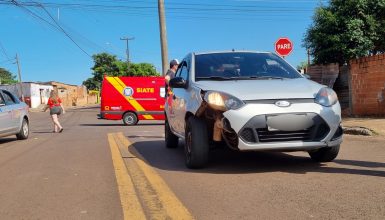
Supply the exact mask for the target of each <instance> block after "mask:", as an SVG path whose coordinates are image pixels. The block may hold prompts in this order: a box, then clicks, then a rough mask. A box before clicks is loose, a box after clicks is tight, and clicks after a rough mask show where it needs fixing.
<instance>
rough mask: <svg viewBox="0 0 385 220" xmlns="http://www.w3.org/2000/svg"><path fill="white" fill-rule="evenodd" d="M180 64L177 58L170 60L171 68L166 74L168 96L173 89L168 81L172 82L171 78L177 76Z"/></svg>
mask: <svg viewBox="0 0 385 220" xmlns="http://www.w3.org/2000/svg"><path fill="white" fill-rule="evenodd" d="M178 66H179V61H178V60H177V59H173V60H171V61H170V69H168V70H167V73H166V76H165V77H164V78H165V80H166V96H165V97H167V96H168V95H169V94H171V89H170V87H169V86H168V83H169V82H170V80H171V79H173V78H174V77H175V73H176V70H177V69H178Z"/></svg>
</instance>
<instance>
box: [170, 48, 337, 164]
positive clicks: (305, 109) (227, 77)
mask: <svg viewBox="0 0 385 220" xmlns="http://www.w3.org/2000/svg"><path fill="white" fill-rule="evenodd" d="M169 86H170V88H171V91H170V92H169V94H168V97H167V100H166V104H165V113H166V117H167V118H166V122H165V142H166V146H167V147H168V148H174V147H177V145H178V139H179V138H183V139H184V140H185V155H186V165H187V167H189V168H201V167H204V166H205V165H206V163H207V162H208V159H209V150H210V148H211V147H213V146H216V145H218V144H226V145H227V146H228V147H230V148H231V149H234V150H238V151H281V152H285V151H307V152H308V153H309V154H310V157H311V158H312V159H313V160H315V161H320V162H327V161H332V160H333V159H335V158H336V157H337V154H338V152H339V148H340V144H341V142H342V128H341V126H340V123H341V108H340V104H339V102H338V99H337V95H336V93H335V92H334V91H333V90H332V89H330V88H327V87H326V86H324V85H320V84H318V83H316V82H313V81H311V80H309V79H307V78H306V77H304V76H303V75H301V74H300V73H298V72H297V71H296V70H295V69H294V68H293V67H292V66H291V65H289V64H288V63H287V62H286V61H285V60H283V59H282V58H280V57H279V56H277V55H276V54H273V53H267V52H250V51H227V52H211V53H191V54H189V55H187V56H186V58H184V59H183V61H182V62H181V64H180V66H179V68H178V70H177V72H176V76H175V78H173V79H172V80H170V82H169Z"/></svg>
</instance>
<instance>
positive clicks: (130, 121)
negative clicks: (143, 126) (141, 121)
mask: <svg viewBox="0 0 385 220" xmlns="http://www.w3.org/2000/svg"><path fill="white" fill-rule="evenodd" d="M123 123H124V124H125V125H128V126H132V125H136V124H137V123H138V117H137V116H136V114H135V113H133V112H126V113H125V114H124V115H123Z"/></svg>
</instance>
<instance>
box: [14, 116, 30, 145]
mask: <svg viewBox="0 0 385 220" xmlns="http://www.w3.org/2000/svg"><path fill="white" fill-rule="evenodd" d="M28 136H29V123H28V121H27V119H25V118H24V119H23V122H22V123H21V128H20V131H19V133H17V134H16V138H17V139H18V140H25V139H27V138H28Z"/></svg>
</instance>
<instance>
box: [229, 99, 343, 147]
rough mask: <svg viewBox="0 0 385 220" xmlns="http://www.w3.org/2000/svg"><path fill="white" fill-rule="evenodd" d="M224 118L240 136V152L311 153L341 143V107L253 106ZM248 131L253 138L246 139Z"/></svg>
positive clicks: (231, 112)
mask: <svg viewBox="0 0 385 220" xmlns="http://www.w3.org/2000/svg"><path fill="white" fill-rule="evenodd" d="M223 115H224V117H225V119H227V120H228V122H229V125H230V126H231V129H233V130H234V132H235V133H236V134H237V135H238V146H237V148H238V149H239V150H241V151H246V150H253V151H311V150H315V149H319V148H322V147H328V146H335V145H339V144H340V143H341V142H342V133H341V127H340V123H341V108H340V105H339V103H337V104H335V105H333V106H332V107H324V106H321V105H319V104H317V103H313V102H310V103H293V104H292V105H290V106H289V107H278V106H276V105H275V104H260V103H255V104H254V103H252V104H246V105H245V106H244V107H242V108H240V109H237V110H230V111H227V112H225V113H224V114H223ZM276 116H280V117H276ZM292 116H293V117H292ZM274 117H275V119H271V118H274ZM269 118H270V119H269ZM297 118H298V120H297ZM277 119H278V120H277ZM268 121H269V122H268ZM309 123H310V124H309ZM271 126H274V127H275V128H272V127H271ZM245 129H249V130H250V131H251V132H252V133H250V134H251V135H252V136H253V138H244V133H242V132H244V131H245ZM263 132H264V133H263ZM253 134H254V135H253Z"/></svg>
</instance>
